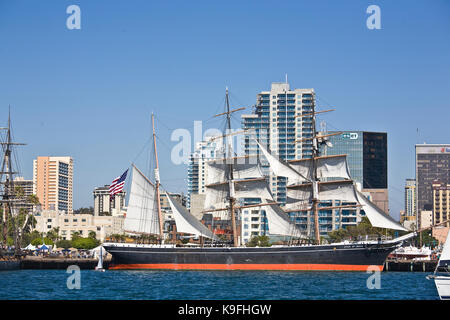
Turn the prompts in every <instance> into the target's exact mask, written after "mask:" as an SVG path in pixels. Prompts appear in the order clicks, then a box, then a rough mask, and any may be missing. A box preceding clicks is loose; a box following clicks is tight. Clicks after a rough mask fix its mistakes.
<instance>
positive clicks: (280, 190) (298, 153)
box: [242, 82, 315, 204]
mask: <svg viewBox="0 0 450 320" xmlns="http://www.w3.org/2000/svg"><path fill="white" fill-rule="evenodd" d="M314 105H315V93H314V89H294V90H291V89H290V86H289V84H288V83H277V82H275V83H272V86H271V89H270V91H262V92H260V93H259V94H257V96H256V105H255V109H254V110H253V112H252V114H248V115H242V128H243V129H244V130H249V131H250V133H249V134H246V135H245V138H244V152H245V154H246V155H259V154H260V151H259V150H258V146H257V144H256V142H255V141H254V138H256V139H257V140H258V141H259V143H261V144H262V145H264V146H265V147H268V148H269V149H270V151H271V153H272V154H274V155H276V156H278V157H279V158H280V159H281V160H284V161H288V160H294V159H303V158H311V157H312V140H304V141H303V142H298V143H296V142H295V141H296V140H300V139H302V138H311V137H312V136H313V123H312V114H310V115H306V116H303V117H301V115H303V114H308V113H311V111H312V110H313V106H314ZM262 166H263V171H264V173H265V174H266V175H268V176H269V177H270V178H269V180H270V185H271V188H272V193H273V195H274V199H275V200H276V201H278V202H280V203H282V204H284V203H286V178H284V177H275V176H273V175H270V171H269V169H268V164H267V162H265V161H264V160H262Z"/></svg>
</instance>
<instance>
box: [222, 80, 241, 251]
mask: <svg viewBox="0 0 450 320" xmlns="http://www.w3.org/2000/svg"><path fill="white" fill-rule="evenodd" d="M225 99H226V104H227V112H226V114H227V128H228V133H231V112H230V102H229V100H228V88H226V96H225ZM227 150H228V152H227V153H226V154H225V155H227V154H228V156H229V158H231V157H232V156H233V155H232V154H231V146H230V145H229V144H228V146H227ZM225 158H227V157H226V156H225ZM227 160H228V159H227ZM228 171H229V180H228V181H229V184H230V214H231V226H232V228H233V246H234V247H238V246H239V242H238V234H237V228H236V215H235V212H234V210H235V208H234V204H235V201H236V199H235V198H234V185H233V184H234V181H233V160H231V161H230V163H229V165H228Z"/></svg>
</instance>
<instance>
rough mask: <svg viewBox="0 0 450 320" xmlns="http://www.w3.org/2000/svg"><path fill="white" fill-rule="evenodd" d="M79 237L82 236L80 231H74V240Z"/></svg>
mask: <svg viewBox="0 0 450 320" xmlns="http://www.w3.org/2000/svg"><path fill="white" fill-rule="evenodd" d="M78 238H81V235H80V233H79V232H78V231H73V232H72V241H74V240H77V239H78Z"/></svg>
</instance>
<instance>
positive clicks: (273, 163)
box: [255, 140, 308, 184]
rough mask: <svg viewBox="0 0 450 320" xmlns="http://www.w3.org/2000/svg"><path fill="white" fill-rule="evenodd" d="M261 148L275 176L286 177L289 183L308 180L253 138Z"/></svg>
mask: <svg viewBox="0 0 450 320" xmlns="http://www.w3.org/2000/svg"><path fill="white" fill-rule="evenodd" d="M255 141H256V143H257V144H258V146H259V148H260V149H261V151H262V153H263V154H264V156H265V157H266V159H267V161H268V162H269V165H270V169H272V171H273V173H274V174H275V175H277V176H281V177H287V178H288V181H289V184H292V183H297V182H299V181H308V179H307V178H306V177H305V176H303V175H302V174H301V173H299V172H297V171H296V170H295V169H294V168H292V167H291V166H290V165H289V164H288V163H286V162H284V161H281V160H280V159H277V158H276V157H274V156H273V155H272V154H270V152H269V151H267V150H266V149H265V148H264V147H263V146H262V145H261V144H260V143H259V142H258V141H257V140H255Z"/></svg>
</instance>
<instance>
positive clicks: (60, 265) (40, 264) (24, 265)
mask: <svg viewBox="0 0 450 320" xmlns="http://www.w3.org/2000/svg"><path fill="white" fill-rule="evenodd" d="M110 261H111V260H110V259H105V260H104V261H103V267H104V268H105V269H107V268H108V265H109V262H110ZM97 264H98V259H94V258H61V257H54V258H52V257H44V258H43V257H33V256H27V257H25V258H24V259H22V260H21V261H20V269H24V270H29V269H40V270H42V269H63V270H65V269H67V268H68V267H69V266H72V265H77V266H78V267H80V269H81V270H93V269H95V267H96V266H97Z"/></svg>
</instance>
